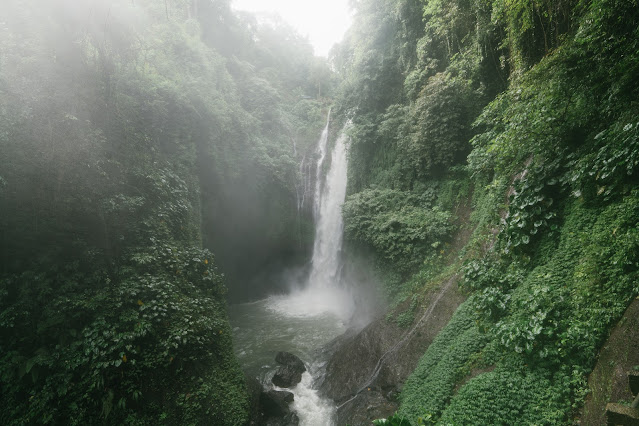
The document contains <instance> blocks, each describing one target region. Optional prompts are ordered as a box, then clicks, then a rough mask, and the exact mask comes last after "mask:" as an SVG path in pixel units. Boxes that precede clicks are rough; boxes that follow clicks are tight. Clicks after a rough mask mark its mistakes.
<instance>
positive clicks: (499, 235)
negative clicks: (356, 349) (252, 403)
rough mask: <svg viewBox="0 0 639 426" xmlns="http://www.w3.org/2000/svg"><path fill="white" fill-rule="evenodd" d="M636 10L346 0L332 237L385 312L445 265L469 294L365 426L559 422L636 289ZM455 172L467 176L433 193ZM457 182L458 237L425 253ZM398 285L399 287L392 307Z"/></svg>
mask: <svg viewBox="0 0 639 426" xmlns="http://www.w3.org/2000/svg"><path fill="white" fill-rule="evenodd" d="M636 7H637V3H636V2H635V1H631V2H620V1H615V0H592V1H587V0H583V1H560V2H536V1H528V0H521V1H519V0H518V1H500V0H492V1H483V2H479V1H469V2H461V1H455V0H423V1H410V0H401V1H372V0H369V1H362V2H359V3H358V6H357V9H356V22H355V25H354V27H353V29H352V30H351V32H350V34H349V36H348V37H347V38H346V40H345V42H344V43H343V44H342V45H341V46H340V48H339V49H337V50H336V52H335V53H336V57H337V62H338V63H341V64H345V65H344V67H343V68H341V69H339V71H340V72H341V75H342V77H343V79H344V83H343V86H342V88H341V92H340V93H341V94H340V96H339V98H338V102H337V103H338V108H340V110H341V111H343V112H344V113H345V114H347V115H349V117H350V118H351V120H352V122H353V128H352V130H351V133H352V139H353V141H352V146H351V151H350V156H351V157H350V165H351V169H350V171H349V173H350V175H349V179H350V180H349V196H348V199H347V203H346V205H345V208H344V213H345V231H346V236H347V237H348V238H349V240H350V241H352V242H356V243H357V244H351V249H358V248H359V247H360V246H361V245H363V246H364V247H366V248H367V249H369V250H372V251H373V253H374V255H375V256H376V257H377V258H378V259H382V260H383V262H377V263H378V265H381V268H382V269H383V271H382V274H381V275H382V276H384V277H387V279H386V285H387V288H388V289H389V293H390V294H394V295H396V298H397V301H396V302H395V304H394V306H395V307H396V308H395V309H394V311H393V312H394V313H395V315H396V317H395V319H394V320H395V321H396V322H397V323H398V324H402V325H406V324H407V323H408V324H409V323H411V322H412V318H413V316H414V314H413V311H414V305H415V303H414V302H415V300H417V299H419V297H420V295H421V294H424V289H425V288H431V287H432V286H433V285H434V283H435V282H436V281H437V280H438V279H439V278H441V277H442V273H443V271H451V270H452V269H457V270H462V271H463V274H464V279H463V282H462V283H461V285H460V286H461V288H462V291H464V292H466V293H467V294H468V295H469V298H468V300H467V301H466V302H465V303H464V304H463V305H462V306H461V307H460V308H459V310H458V312H457V313H456V314H455V317H454V318H453V319H452V321H451V322H450V323H449V324H448V325H447V327H446V328H445V329H444V330H443V331H442V332H441V333H440V335H439V336H438V337H437V339H436V340H435V341H434V343H433V344H432V345H431V346H430V347H429V348H428V350H427V351H426V353H425V354H424V355H423V358H422V360H421V361H420V364H419V366H418V367H417V369H416V370H415V371H414V373H413V374H412V376H411V377H410V378H409V379H408V380H407V382H406V383H405V385H404V387H403V390H402V394H401V406H400V409H399V411H398V413H397V415H396V416H393V417H391V418H389V419H387V420H385V421H384V422H382V423H380V424H405V422H407V421H409V422H410V423H411V424H431V423H438V424H566V423H570V421H571V419H572V418H573V417H574V416H575V414H576V413H577V410H578V409H579V407H580V406H581V404H582V402H583V398H584V396H585V392H586V389H587V388H586V377H587V374H588V373H589V371H590V370H591V369H592V367H593V365H594V362H595V359H596V355H597V353H598V351H599V349H600V347H601V345H602V344H603V342H604V340H605V339H606V338H607V335H608V332H609V330H610V329H611V328H612V326H614V324H615V323H616V321H618V320H619V318H621V316H622V315H623V313H624V311H625V309H626V308H627V306H628V305H629V303H630V302H631V301H632V300H633V299H634V298H635V297H636V296H637V294H638V293H639V287H638V286H637V282H638V281H637V279H638V278H639V277H638V276H637V274H638V271H639V239H638V234H637V229H638V226H639V209H638V203H639V198H638V197H639V192H638V191H639V189H638V188H637V182H636V175H637V173H639V168H638V165H639V162H638V158H637V156H638V154H637V153H638V152H639V150H638V149H639V146H638V140H639V138H638V133H637V132H639V130H638V126H639V119H638V118H637V117H639V110H638V109H637V104H636V99H637V95H639V84H638V82H637V80H636V78H635V77H636V75H638V74H637V72H638V71H639V68H638V67H639V55H638V53H637V52H639V50H637V47H638V45H637V43H639V42H638V41H637V40H639V33H638V30H637V28H639V26H638V25H637V24H638V23H639V13H638V12H637V8H636ZM414 13H421V14H422V16H423V21H419V20H416V19H414V18H413V16H412V14H414ZM340 55H341V56H340ZM347 58H348V60H347ZM466 158H467V161H466ZM460 170H464V173H460ZM468 176H470V177H468ZM467 182H472V184H473V185H472V189H471V190H472V192H469V191H468V190H465V191H464V194H465V195H464V196H462V197H458V198H457V199H455V198H454V197H451V195H450V188H454V190H455V191H460V192H461V191H462V190H463V188H467V187H468V184H467ZM426 188H428V190H426V191H425V189H426ZM464 197H467V198H469V197H472V204H473V205H472V208H473V212H472V213H471V215H470V216H471V221H472V224H473V226H474V227H475V230H474V232H473V234H472V236H471V238H470V242H469V243H468V244H467V245H466V247H465V248H464V249H462V250H461V251H459V252H458V253H457V254H458V255H459V257H454V256H453V257H450V256H449V257H446V258H445V259H442V260H441V261H439V262H436V261H433V256H434V255H435V253H434V252H433V251H430V249H429V245H430V244H431V243H433V242H441V243H443V246H442V247H443V248H445V249H447V250H448V249H449V247H448V246H447V245H446V243H448V242H449V241H451V239H452V238H453V237H454V236H455V235H456V234H457V232H453V231H454V229H455V228H453V227H452V225H453V224H458V223H459V221H460V217H461V216H460V212H459V207H460V205H461V204H460V202H461V199H463V198H464ZM451 199H452V200H454V201H452V202H451V201H450V200H451ZM457 250H459V247H458V248H457ZM401 300H404V301H406V300H411V303H408V302H404V303H403V304H401V306H404V309H405V311H404V312H395V311H396V310H397V306H400V303H399V301H401ZM391 317H392V315H389V318H391ZM380 422H381V421H380Z"/></svg>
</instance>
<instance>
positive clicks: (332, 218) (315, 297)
mask: <svg viewBox="0 0 639 426" xmlns="http://www.w3.org/2000/svg"><path fill="white" fill-rule="evenodd" d="M328 127H329V122H327V123H326V127H325V128H324V131H323V132H322V136H321V138H320V140H319V143H318V153H319V159H318V163H317V170H316V180H315V202H314V213H315V218H316V230H315V243H314V245H313V257H312V259H311V273H310V275H309V278H308V282H307V283H306V285H305V286H304V287H303V288H297V289H293V290H292V291H291V293H290V294H288V295H285V296H274V297H273V298H272V304H271V306H272V307H273V308H274V309H276V310H277V311H279V312H282V313H286V314H287V315H290V316H301V317H309V316H317V315H321V314H324V313H331V314H334V315H336V316H337V317H339V318H340V319H341V320H342V321H347V320H349V319H350V316H351V315H352V312H353V309H354V303H353V296H352V294H351V293H350V291H349V289H348V288H346V286H343V285H342V284H341V282H340V272H341V260H340V257H341V250H342V241H343V231H344V222H343V219H342V205H343V204H344V198H345V197H346V172H347V156H346V141H347V136H346V134H345V132H344V131H342V133H341V134H340V135H339V137H338V138H337V140H336V141H335V146H334V148H333V151H332V153H331V157H330V160H331V164H330V168H329V171H328V173H327V175H326V181H325V182H324V185H322V179H321V177H322V176H321V171H322V168H323V166H324V162H325V161H326V157H327V155H326V151H327V143H328Z"/></svg>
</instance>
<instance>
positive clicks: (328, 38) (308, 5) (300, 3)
mask: <svg viewBox="0 0 639 426" xmlns="http://www.w3.org/2000/svg"><path fill="white" fill-rule="evenodd" d="M347 3H348V0H233V3H232V4H233V7H234V8H235V9H238V10H247V11H250V12H276V13H278V14H279V15H280V16H281V17H282V18H283V19H284V20H285V21H287V22H288V23H289V24H291V25H293V27H295V28H296V29H297V31H298V32H299V33H300V34H301V35H303V36H308V39H309V41H310V42H311V44H312V45H313V48H314V49H315V54H316V55H318V56H327V54H328V51H329V50H330V48H331V47H332V46H333V44H334V43H337V42H339V41H341V40H342V37H343V36H344V33H345V32H346V30H347V29H348V27H349V26H350V24H351V16H350V13H349V11H348V6H347Z"/></svg>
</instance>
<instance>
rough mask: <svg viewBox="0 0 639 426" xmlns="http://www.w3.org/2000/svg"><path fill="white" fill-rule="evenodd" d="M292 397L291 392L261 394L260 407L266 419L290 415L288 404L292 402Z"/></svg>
mask: <svg viewBox="0 0 639 426" xmlns="http://www.w3.org/2000/svg"><path fill="white" fill-rule="evenodd" d="M293 399H294V395H293V394H292V393H291V392H286V391H277V390H270V391H267V392H263V393H262V395H261V397H260V406H261V407H262V412H263V413H264V414H265V416H266V417H284V416H286V415H288V414H290V412H291V410H290V408H288V404H289V403H291V402H293Z"/></svg>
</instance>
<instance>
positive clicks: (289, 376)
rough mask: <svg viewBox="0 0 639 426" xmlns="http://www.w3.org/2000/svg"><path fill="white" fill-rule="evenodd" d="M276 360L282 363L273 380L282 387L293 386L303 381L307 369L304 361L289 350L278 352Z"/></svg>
mask: <svg viewBox="0 0 639 426" xmlns="http://www.w3.org/2000/svg"><path fill="white" fill-rule="evenodd" d="M275 361H276V362H277V363H278V364H280V365H281V367H280V368H278V369H277V371H276V372H275V375H274V376H273V379H272V382H273V384H274V385H275V386H278V387H280V388H292V387H294V386H295V385H297V384H298V383H299V382H301V381H302V373H303V372H305V371H306V367H305V366H304V362H303V361H302V360H301V359H299V358H298V357H296V356H295V355H293V354H292V353H289V352H278V353H277V355H276V356H275Z"/></svg>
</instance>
